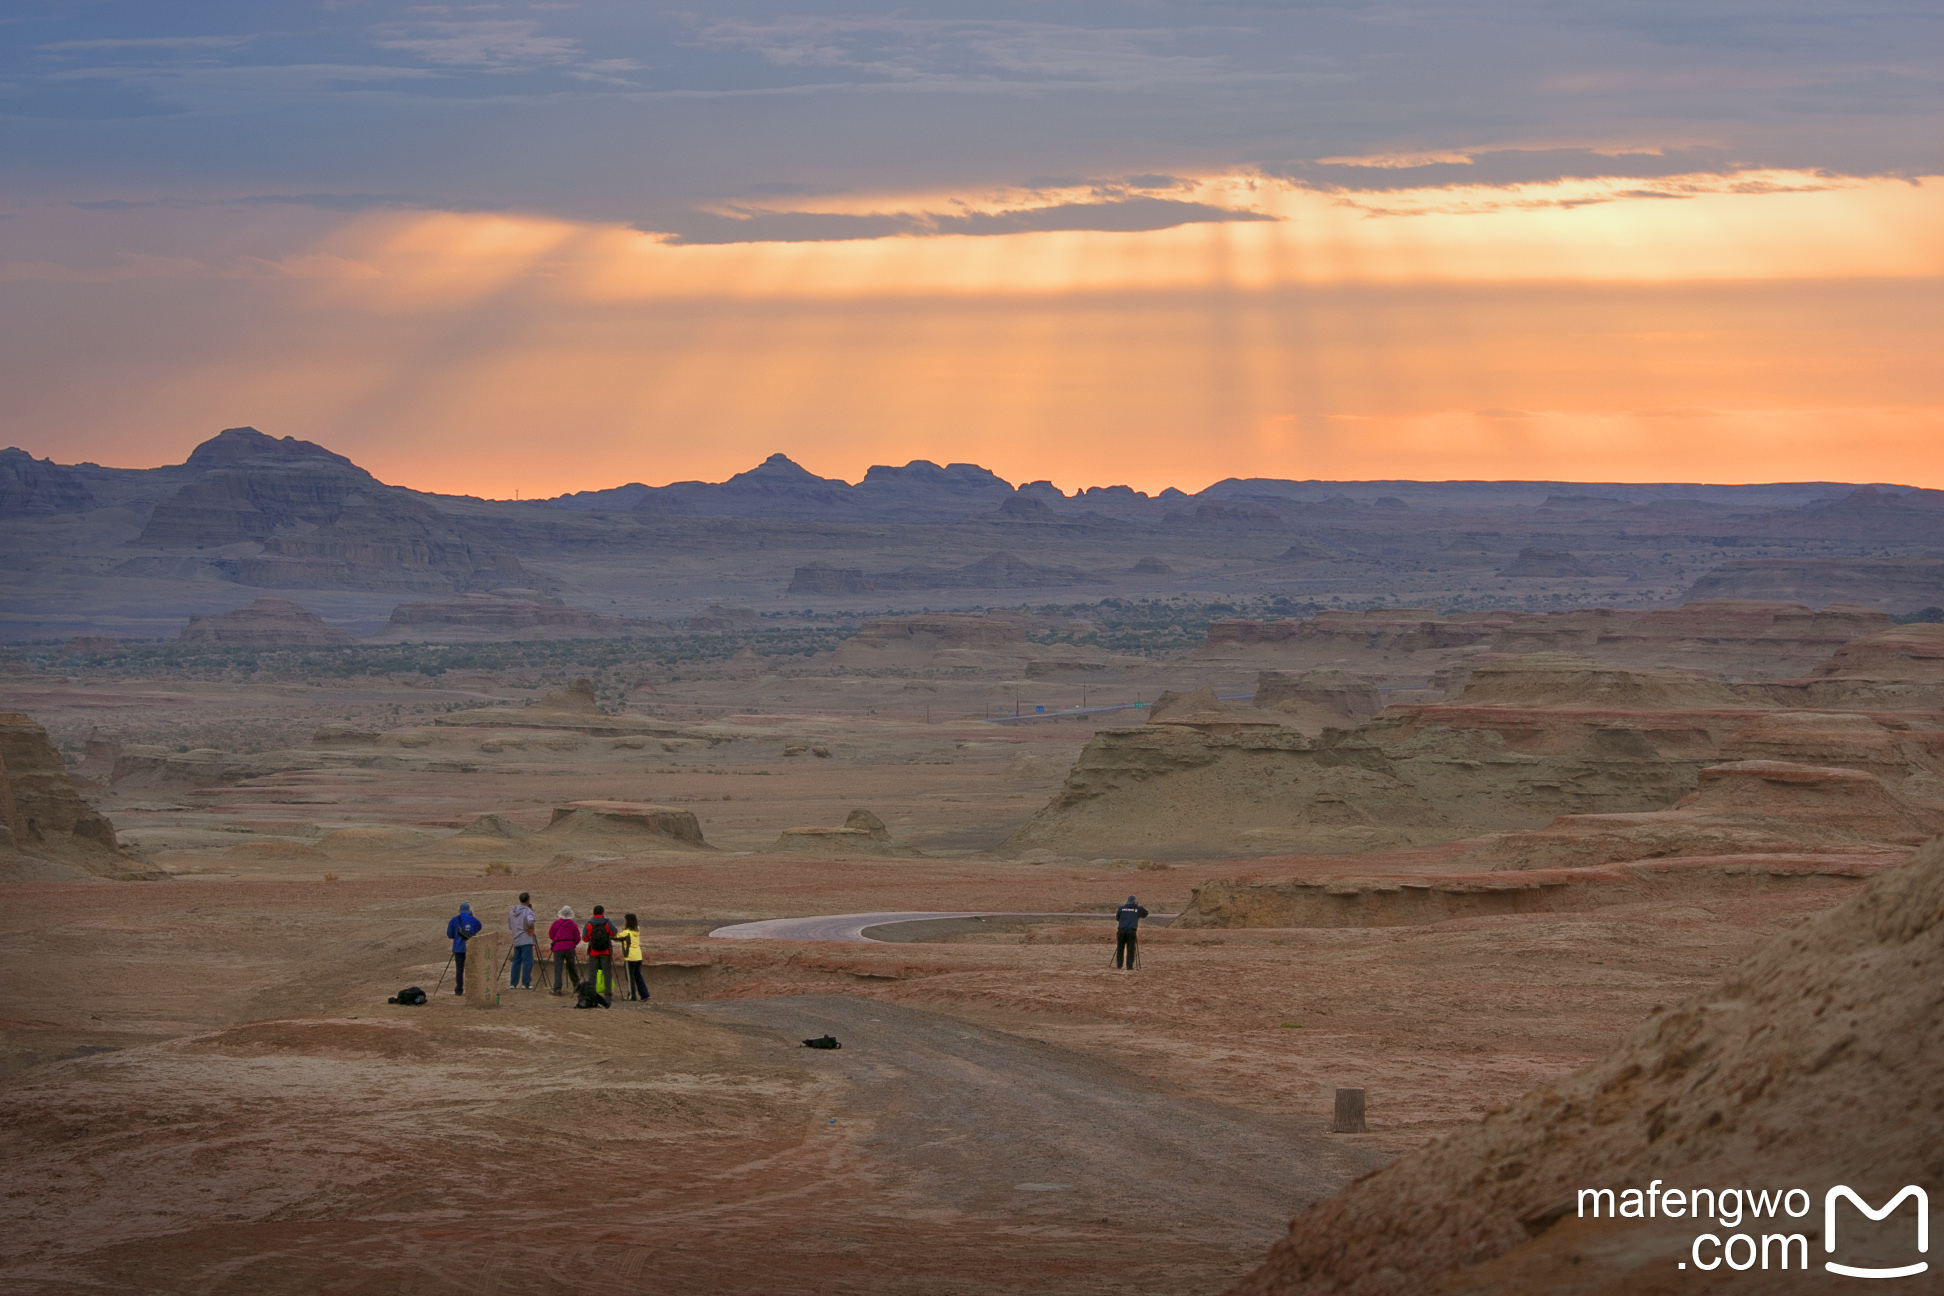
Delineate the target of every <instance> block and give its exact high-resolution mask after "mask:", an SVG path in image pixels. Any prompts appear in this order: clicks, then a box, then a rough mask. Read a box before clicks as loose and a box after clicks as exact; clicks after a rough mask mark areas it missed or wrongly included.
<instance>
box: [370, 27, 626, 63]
mask: <svg viewBox="0 0 1944 1296" xmlns="http://www.w3.org/2000/svg"><path fill="white" fill-rule="evenodd" d="M373 34H374V35H375V36H376V37H377V39H376V40H375V41H373V44H375V45H377V46H378V47H379V48H380V49H393V50H401V51H403V52H404V53H407V54H415V55H417V56H418V57H419V58H422V59H424V60H425V61H426V62H428V63H437V64H440V65H442V66H447V67H471V68H480V69H484V70H488V71H505V70H512V69H523V68H529V67H536V66H549V65H557V64H562V63H572V62H574V61H575V60H576V59H578V58H580V56H581V43H580V42H579V41H578V40H574V39H572V38H571V37H566V36H542V35H541V34H540V24H539V23H537V22H521V21H516V20H509V19H499V18H494V19H477V20H473V21H470V22H410V23H405V22H395V23H383V24H380V25H379V26H378V27H376V28H374V29H373ZM609 62H612V61H611V60H610V61H609Z"/></svg>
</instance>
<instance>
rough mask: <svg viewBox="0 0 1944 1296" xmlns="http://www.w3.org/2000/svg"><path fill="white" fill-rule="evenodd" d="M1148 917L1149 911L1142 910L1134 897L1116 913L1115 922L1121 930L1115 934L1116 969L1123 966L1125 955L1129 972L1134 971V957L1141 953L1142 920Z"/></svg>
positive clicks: (1130, 897) (1128, 899) (1128, 898)
mask: <svg viewBox="0 0 1944 1296" xmlns="http://www.w3.org/2000/svg"><path fill="white" fill-rule="evenodd" d="M1147 916H1148V912H1147V910H1145V909H1143V908H1141V902H1140V901H1138V900H1136V899H1135V898H1134V897H1133V896H1129V897H1127V903H1126V904H1124V905H1122V906H1121V907H1120V908H1119V909H1116V910H1115V911H1114V921H1115V923H1116V925H1117V926H1118V927H1119V929H1120V930H1118V931H1116V932H1115V933H1114V966H1115V967H1120V966H1122V964H1121V958H1122V956H1123V955H1124V956H1126V959H1127V963H1126V967H1127V970H1128V971H1130V972H1132V971H1133V970H1134V957H1135V955H1136V954H1138V953H1139V952H1140V943H1141V919H1143V918H1145V917H1147Z"/></svg>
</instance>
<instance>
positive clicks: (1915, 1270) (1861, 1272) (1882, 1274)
mask: <svg viewBox="0 0 1944 1296" xmlns="http://www.w3.org/2000/svg"><path fill="white" fill-rule="evenodd" d="M1838 1197H1847V1198H1849V1200H1850V1204H1851V1205H1852V1206H1854V1207H1856V1209H1858V1210H1860V1211H1862V1212H1863V1213H1864V1214H1865V1215H1867V1216H1869V1217H1870V1218H1871V1219H1873V1220H1880V1219H1885V1218H1887V1217H1888V1216H1889V1214H1890V1212H1891V1211H1893V1210H1895V1209H1897V1207H1899V1206H1901V1205H1903V1204H1904V1199H1905V1198H1907V1197H1915V1198H1916V1199H1917V1251H1918V1254H1920V1255H1929V1254H1930V1195H1929V1194H1928V1193H1926V1192H1925V1191H1924V1190H1923V1189H1922V1188H1919V1187H1918V1186H1917V1185H1916V1184H1909V1185H1906V1186H1905V1188H1904V1190H1903V1191H1902V1192H1900V1193H1898V1194H1897V1195H1896V1196H1895V1197H1892V1198H1891V1199H1890V1204H1889V1205H1888V1206H1885V1207H1884V1208H1883V1209H1882V1210H1873V1209H1871V1207H1870V1203H1868V1202H1866V1201H1864V1200H1863V1199H1862V1198H1861V1197H1858V1196H1857V1195H1856V1193H1855V1191H1854V1190H1852V1189H1851V1188H1849V1187H1847V1186H1845V1185H1843V1184H1837V1185H1836V1186H1835V1187H1834V1188H1831V1189H1830V1190H1829V1191H1828V1192H1826V1193H1824V1194H1823V1250H1824V1251H1834V1250H1835V1249H1836V1199H1837V1198H1838ZM1823 1268H1825V1269H1827V1270H1829V1272H1831V1273H1833V1274H1841V1275H1843V1276H1844V1277H1845V1278H1908V1277H1910V1276H1911V1275H1913V1274H1920V1273H1923V1272H1925V1271H1926V1270H1928V1269H1929V1268H1930V1262H1929V1261H1927V1260H1919V1261H1918V1262H1917V1263H1916V1264H1911V1265H1903V1266H1901V1267H1900V1268H1896V1269H1863V1268H1858V1267H1856V1266H1854V1265H1845V1264H1837V1263H1836V1262H1835V1261H1834V1260H1825V1261H1824V1262H1823Z"/></svg>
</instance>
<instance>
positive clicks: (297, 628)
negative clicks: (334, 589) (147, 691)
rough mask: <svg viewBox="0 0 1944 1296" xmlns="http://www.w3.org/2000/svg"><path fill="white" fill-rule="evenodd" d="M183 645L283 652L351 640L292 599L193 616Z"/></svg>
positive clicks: (266, 600) (184, 630)
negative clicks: (284, 648)
mask: <svg viewBox="0 0 1944 1296" xmlns="http://www.w3.org/2000/svg"><path fill="white" fill-rule="evenodd" d="M177 640H178V642H180V643H186V644H208V645H212V646H217V647H224V648H283V647H292V646H310V645H325V644H348V643H351V642H353V640H352V636H350V635H348V634H346V633H345V632H344V631H342V630H336V629H333V628H332V627H330V626H328V625H326V624H325V623H324V618H323V617H321V616H319V615H317V613H315V612H312V611H310V610H309V609H308V608H301V607H298V606H297V605H296V604H295V603H292V602H291V601H290V600H289V599H281V598H260V599H258V600H256V602H254V603H252V604H250V606H248V607H245V608H237V609H236V610H235V611H233V612H217V613H214V614H212V615H203V614H201V613H195V612H192V613H190V614H189V624H188V625H186V626H184V627H183V628H182V633H181V634H180V635H179V636H177Z"/></svg>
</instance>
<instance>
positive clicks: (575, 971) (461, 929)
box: [446, 891, 648, 1003]
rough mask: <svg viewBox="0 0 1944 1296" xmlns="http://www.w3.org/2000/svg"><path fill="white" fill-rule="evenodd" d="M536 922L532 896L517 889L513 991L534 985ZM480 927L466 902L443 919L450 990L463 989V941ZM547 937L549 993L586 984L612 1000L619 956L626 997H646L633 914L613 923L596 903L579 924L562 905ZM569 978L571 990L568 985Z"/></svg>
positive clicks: (510, 913)
mask: <svg viewBox="0 0 1944 1296" xmlns="http://www.w3.org/2000/svg"><path fill="white" fill-rule="evenodd" d="M537 921H538V920H537V919H536V918H535V916H534V912H533V897H532V896H531V895H530V894H528V893H527V892H525V891H522V892H520V898H519V900H518V901H517V902H515V903H514V905H513V907H512V908H510V909H508V910H507V911H506V927H507V930H508V931H510V932H511V933H512V934H513V949H512V953H511V955H510V957H509V958H508V959H507V969H508V982H507V984H508V985H509V986H510V987H511V988H512V989H514V990H531V989H533V972H534V960H535V957H536V955H537V952H538V945H539V937H538V935H537V933H536V930H535V928H536V924H537ZM484 926H485V925H484V924H483V923H481V922H480V921H479V919H478V917H477V916H475V915H474V913H473V911H472V906H471V905H470V904H462V905H460V906H459V912H458V913H457V914H455V915H453V917H452V918H451V919H450V920H449V921H448V922H447V923H446V938H447V939H448V940H450V941H451V942H452V962H453V966H454V968H455V975H454V978H453V993H454V994H464V993H465V992H466V945H467V943H468V942H469V941H471V940H472V938H473V937H475V936H477V935H479V933H480V931H481V930H483V929H484ZM546 940H547V946H548V952H549V953H551V954H552V955H553V969H554V972H553V993H555V994H557V995H560V994H568V993H573V994H575V995H577V996H578V995H579V994H580V992H581V988H582V986H584V985H586V986H591V987H592V989H593V991H594V993H595V994H597V995H598V996H599V997H600V999H601V1001H602V1003H612V1002H613V1000H614V993H615V984H616V983H615V979H614V962H615V957H616V956H617V955H619V956H620V959H621V964H622V966H623V967H625V968H627V984H626V986H625V989H626V991H627V997H628V998H629V999H634V1000H645V999H647V998H648V983H647V982H646V981H645V980H643V978H642V975H641V922H640V920H639V919H638V918H636V917H635V916H634V915H633V914H628V915H626V916H625V917H623V918H622V920H621V926H620V927H618V928H617V927H616V926H615V925H614V921H613V920H612V919H610V918H609V917H608V916H607V909H606V907H605V906H603V905H595V906H594V913H593V915H592V916H591V917H589V918H588V920H587V922H586V923H584V924H583V923H581V922H580V921H579V920H578V919H577V918H576V916H575V914H574V907H573V906H572V905H562V906H561V907H560V912H559V914H558V915H557V916H556V917H555V918H554V920H553V923H552V925H550V926H549V927H548V928H547V935H546ZM583 951H585V953H586V957H587V975H586V976H585V977H583V976H582V975H581V969H580V965H579V963H578V962H577V961H576V957H575V956H576V955H578V954H580V953H582V952H583ZM543 980H544V977H543ZM569 983H571V990H570V989H568V988H567V986H568V985H569Z"/></svg>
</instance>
